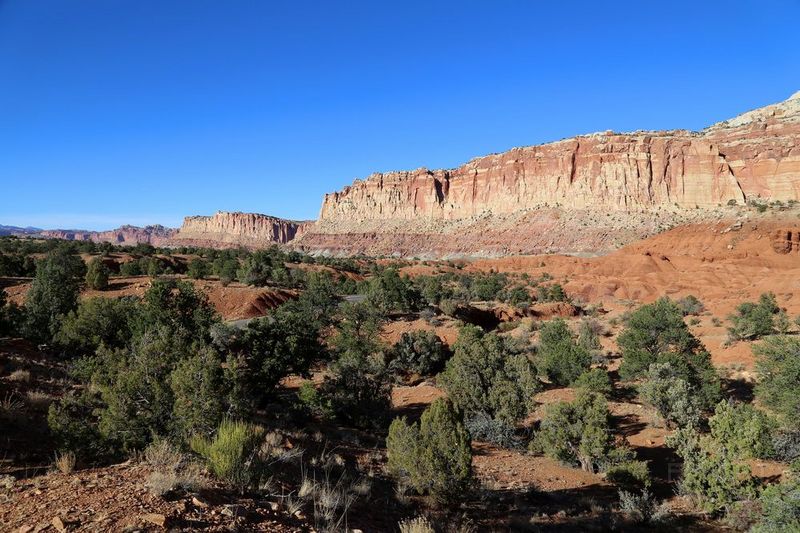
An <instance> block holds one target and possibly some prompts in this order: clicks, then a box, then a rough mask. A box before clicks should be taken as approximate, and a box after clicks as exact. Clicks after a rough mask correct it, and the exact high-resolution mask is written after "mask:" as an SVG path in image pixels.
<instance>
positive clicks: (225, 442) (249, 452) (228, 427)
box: [190, 419, 264, 491]
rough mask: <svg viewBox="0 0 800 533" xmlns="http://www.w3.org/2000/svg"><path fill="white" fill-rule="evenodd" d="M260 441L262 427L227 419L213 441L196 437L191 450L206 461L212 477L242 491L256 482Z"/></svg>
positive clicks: (193, 439)
mask: <svg viewBox="0 0 800 533" xmlns="http://www.w3.org/2000/svg"><path fill="white" fill-rule="evenodd" d="M263 438H264V428H262V427H261V426H256V425H253V424H250V423H247V422H241V421H234V420H227V419H226V420H223V421H222V423H221V424H220V425H219V427H218V428H217V431H216V434H215V435H214V437H213V438H210V439H209V438H206V437H200V436H195V437H193V438H192V439H191V440H190V446H191V448H192V450H194V451H195V452H196V453H197V454H199V455H200V456H202V457H203V458H204V459H205V460H206V463H207V464H208V469H209V470H210V471H211V473H212V474H214V475H215V476H216V477H217V478H219V479H221V480H222V481H225V482H226V483H229V484H230V485H232V486H233V487H236V488H237V489H239V490H241V491H244V490H245V489H247V488H248V487H249V486H251V485H252V483H253V482H254V481H255V480H257V479H258V476H259V473H260V472H259V470H260V469H259V466H260V465H259V456H258V451H259V447H260V445H261V443H262V441H263Z"/></svg>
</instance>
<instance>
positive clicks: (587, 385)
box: [572, 368, 614, 396]
mask: <svg viewBox="0 0 800 533" xmlns="http://www.w3.org/2000/svg"><path fill="white" fill-rule="evenodd" d="M572 385H573V386H574V387H576V388H578V389H584V390H587V391H589V392H596V393H598V394H602V395H603V396H608V395H609V394H611V392H612V391H613V390H614V387H613V386H612V384H611V378H609V377H608V372H607V371H606V370H605V369H603V368H592V369H591V370H587V371H586V372H584V373H583V374H581V375H580V376H578V379H576V380H575V381H574V382H573V384H572Z"/></svg>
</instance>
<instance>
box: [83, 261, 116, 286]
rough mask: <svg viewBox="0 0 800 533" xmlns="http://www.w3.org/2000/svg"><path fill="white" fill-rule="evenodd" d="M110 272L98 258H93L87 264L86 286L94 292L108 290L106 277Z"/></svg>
mask: <svg viewBox="0 0 800 533" xmlns="http://www.w3.org/2000/svg"><path fill="white" fill-rule="evenodd" d="M110 275H111V270H110V269H109V268H108V267H107V266H106V264H105V263H104V262H103V260H102V259H101V258H100V257H95V258H94V259H92V260H91V261H90V262H89V267H88V268H87V269H86V286H87V287H89V288H90V289H93V290H96V291H104V290H106V289H107V288H108V277H109V276H110Z"/></svg>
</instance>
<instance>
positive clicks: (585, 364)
mask: <svg viewBox="0 0 800 533" xmlns="http://www.w3.org/2000/svg"><path fill="white" fill-rule="evenodd" d="M591 364H592V356H591V354H590V353H589V350H587V349H586V348H585V347H583V346H581V345H579V344H577V343H576V342H575V339H574V337H573V335H572V332H571V331H570V329H569V326H567V323H566V322H565V321H564V320H563V319H561V318H556V319H554V320H550V321H549V322H545V323H544V324H543V325H542V328H541V330H540V331H539V353H538V357H537V359H536V366H537V368H538V370H539V373H541V374H543V375H545V376H546V377H547V378H548V379H549V380H550V381H551V382H553V383H555V384H557V385H560V386H562V387H564V386H567V385H569V384H571V383H572V382H574V381H575V380H576V379H577V378H578V376H580V375H581V374H583V373H584V372H586V371H587V370H589V367H590V365H591Z"/></svg>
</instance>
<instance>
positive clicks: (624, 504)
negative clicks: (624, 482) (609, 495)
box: [619, 489, 669, 525]
mask: <svg viewBox="0 0 800 533" xmlns="http://www.w3.org/2000/svg"><path fill="white" fill-rule="evenodd" d="M619 510H620V511H622V513H623V514H624V515H625V516H626V517H627V518H628V520H630V521H631V522H633V523H635V524H649V525H655V524H660V523H663V522H666V521H667V519H668V517H669V510H668V508H667V507H666V506H665V505H663V504H662V505H659V504H658V502H657V501H656V499H655V498H654V497H653V495H652V494H651V493H650V491H648V490H647V489H642V491H641V492H638V493H636V492H630V491H626V490H620V491H619Z"/></svg>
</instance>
